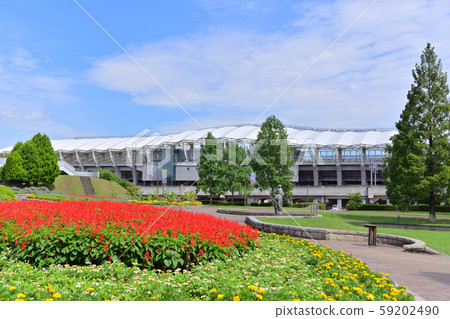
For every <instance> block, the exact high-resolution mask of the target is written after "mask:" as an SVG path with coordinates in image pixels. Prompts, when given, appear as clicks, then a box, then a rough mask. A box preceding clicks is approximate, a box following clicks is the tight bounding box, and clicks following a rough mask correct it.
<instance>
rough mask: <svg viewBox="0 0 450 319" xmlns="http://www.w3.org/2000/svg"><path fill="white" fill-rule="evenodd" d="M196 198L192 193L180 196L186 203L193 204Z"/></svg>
mask: <svg viewBox="0 0 450 319" xmlns="http://www.w3.org/2000/svg"><path fill="white" fill-rule="evenodd" d="M196 197H197V195H196V194H195V192H194V191H189V192H186V193H184V194H183V196H182V198H183V200H184V201H186V202H193V201H195V198H196Z"/></svg>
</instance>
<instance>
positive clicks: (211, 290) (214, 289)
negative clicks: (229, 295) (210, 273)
mask: <svg viewBox="0 0 450 319" xmlns="http://www.w3.org/2000/svg"><path fill="white" fill-rule="evenodd" d="M216 291H217V289H216V288H213V289H210V290H209V292H211V293H212V292H216Z"/></svg>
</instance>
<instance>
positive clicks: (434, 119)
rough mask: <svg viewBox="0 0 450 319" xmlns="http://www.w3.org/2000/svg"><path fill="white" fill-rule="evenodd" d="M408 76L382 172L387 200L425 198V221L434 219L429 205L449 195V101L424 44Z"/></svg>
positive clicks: (442, 76)
mask: <svg viewBox="0 0 450 319" xmlns="http://www.w3.org/2000/svg"><path fill="white" fill-rule="evenodd" d="M412 75H413V78H414V82H413V84H412V85H411V89H410V90H409V92H408V95H407V98H408V102H407V104H406V106H405V109H404V110H403V112H402V114H401V117H400V121H399V122H397V123H396V127H397V129H398V132H399V133H398V135H395V136H393V138H392V145H391V146H388V147H387V149H386V150H387V152H388V153H390V157H388V158H387V159H386V163H387V167H386V169H385V170H384V171H383V174H384V176H385V178H386V181H385V184H386V190H387V195H388V198H389V200H391V201H392V202H393V203H394V204H404V205H406V206H408V205H410V204H412V203H413V202H419V203H427V204H428V205H429V207H430V214H429V220H430V221H436V210H435V206H436V205H439V203H441V202H444V201H448V200H449V190H450V141H449V138H450V135H449V134H450V104H449V100H448V94H449V88H448V85H447V73H445V72H443V71H442V63H441V60H440V59H439V60H438V58H437V55H436V54H435V52H434V48H432V47H431V45H430V44H429V43H428V44H427V47H426V48H425V49H424V51H423V52H422V55H421V62H420V64H416V67H415V70H413V71H412Z"/></svg>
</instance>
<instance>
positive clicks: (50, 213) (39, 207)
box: [0, 201, 258, 269]
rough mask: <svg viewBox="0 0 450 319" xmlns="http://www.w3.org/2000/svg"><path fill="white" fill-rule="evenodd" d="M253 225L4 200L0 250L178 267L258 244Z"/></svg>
mask: <svg viewBox="0 0 450 319" xmlns="http://www.w3.org/2000/svg"><path fill="white" fill-rule="evenodd" d="M257 236H258V232H257V231H255V230H253V229H252V228H251V227H250V226H242V225H239V224H238V223H236V222H231V221H226V220H223V219H218V218H215V217H213V216H211V215H203V214H194V213H191V212H186V211H182V210H180V211H179V210H174V209H164V208H163V209H162V208H157V207H154V206H147V205H139V204H129V203H119V202H109V201H101V202H97V201H91V202H81V201H60V202H45V201H43V202H34V201H25V202H1V203H0V239H1V241H0V248H2V249H7V248H10V249H11V256H15V258H17V259H18V260H23V261H27V262H29V263H32V264H35V265H38V266H40V267H42V266H47V265H50V264H57V263H61V264H71V265H84V263H85V262H86V261H89V262H92V263H96V264H101V263H104V262H107V261H112V260H116V259H120V260H121V261H122V262H124V263H125V264H126V265H131V264H135V265H139V266H141V267H145V268H159V269H175V268H178V267H186V266H188V265H189V264H192V263H197V262H199V261H209V260H215V259H225V258H228V257H229V256H240V255H242V254H243V253H244V252H245V251H247V250H249V249H251V248H253V247H254V245H255V240H256V238H257Z"/></svg>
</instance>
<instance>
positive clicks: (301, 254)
mask: <svg viewBox="0 0 450 319" xmlns="http://www.w3.org/2000/svg"><path fill="white" fill-rule="evenodd" d="M260 236H261V238H260V240H261V244H260V245H258V246H257V247H255V249H254V250H251V251H249V252H248V253H247V254H245V255H244V256H242V257H229V258H228V259H226V260H225V261H213V262H206V263H199V264H197V265H194V266H192V267H191V268H190V269H189V270H182V269H179V268H178V269H176V270H175V271H170V270H168V271H160V270H152V269H146V268H140V267H137V266H132V267H127V266H126V265H124V264H123V263H107V264H104V265H91V264H88V265H84V266H71V265H52V266H49V267H47V268H44V269H40V268H36V267H33V266H31V265H29V264H28V263H24V262H17V261H13V260H11V259H9V258H7V257H6V256H3V257H1V256H0V267H1V268H2V272H1V273H0V296H1V298H4V300H15V299H24V300H47V299H49V300H50V299H51V300H86V301H87V300H149V301H153V300H156V301H158V300H251V301H259V300H263V301H265V300H279V301H281V300H309V301H313V300H362V301H369V300H413V297H412V295H411V294H408V293H406V292H405V289H406V287H402V286H394V283H393V282H392V281H391V280H390V279H389V278H388V274H379V273H375V272H372V271H370V270H369V269H368V268H367V266H366V265H365V264H364V263H363V262H362V261H361V260H359V259H356V258H355V257H353V256H351V255H347V254H345V253H344V252H342V251H333V250H331V249H329V248H327V247H323V246H318V245H315V244H313V243H310V242H309V241H307V240H298V239H293V238H290V237H289V236H279V235H275V234H269V235H266V234H260ZM2 254H4V253H2ZM19 297H20V298H19Z"/></svg>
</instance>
